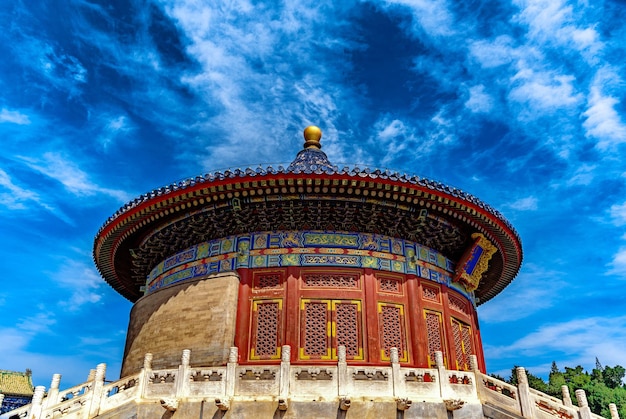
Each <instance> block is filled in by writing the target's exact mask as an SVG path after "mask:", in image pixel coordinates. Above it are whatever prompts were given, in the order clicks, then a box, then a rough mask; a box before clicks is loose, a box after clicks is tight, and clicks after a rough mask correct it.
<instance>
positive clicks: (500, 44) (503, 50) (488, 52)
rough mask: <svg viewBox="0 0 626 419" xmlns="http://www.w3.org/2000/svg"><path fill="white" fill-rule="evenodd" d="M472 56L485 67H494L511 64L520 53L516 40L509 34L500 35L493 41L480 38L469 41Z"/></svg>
mask: <svg viewBox="0 0 626 419" xmlns="http://www.w3.org/2000/svg"><path fill="white" fill-rule="evenodd" d="M469 51H470V56H471V57H472V58H474V59H475V60H477V61H478V62H479V63H480V65H481V66H482V67H483V68H494V67H499V66H501V65H505V64H510V63H511V62H512V61H513V60H514V59H515V58H516V57H517V56H518V53H517V51H516V49H515V47H514V40H513V39H512V38H511V37H510V36H508V35H500V36H498V37H497V38H495V39H494V40H493V41H491V40H484V39H480V40H477V41H471V42H470V43H469Z"/></svg>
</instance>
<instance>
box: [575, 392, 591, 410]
mask: <svg viewBox="0 0 626 419" xmlns="http://www.w3.org/2000/svg"><path fill="white" fill-rule="evenodd" d="M576 400H578V407H589V403H588V402H587V394H586V393H585V390H582V389H578V390H576Z"/></svg>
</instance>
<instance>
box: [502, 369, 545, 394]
mask: <svg viewBox="0 0 626 419" xmlns="http://www.w3.org/2000/svg"><path fill="white" fill-rule="evenodd" d="M524 370H525V371H526V376H527V377H528V385H529V386H530V387H532V388H534V389H535V390H539V391H542V392H544V393H547V392H548V384H546V382H545V381H543V379H542V378H541V377H537V376H536V375H534V374H532V373H531V372H530V371H528V370H527V369H524ZM509 383H510V384H513V385H514V386H516V385H517V366H515V367H513V369H512V370H511V379H510V380H509Z"/></svg>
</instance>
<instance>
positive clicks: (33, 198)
mask: <svg viewBox="0 0 626 419" xmlns="http://www.w3.org/2000/svg"><path fill="white" fill-rule="evenodd" d="M2 188H4V190H5V191H6V192H3V191H2ZM29 203H36V204H38V205H41V199H40V197H39V195H37V194H36V193H35V192H33V191H30V190H28V189H25V188H22V187H20V186H18V185H16V184H15V183H13V181H12V179H11V177H10V176H9V175H8V174H7V172H5V171H4V170H2V169H0V205H4V206H5V207H7V208H8V209H10V210H25V209H28V204H29ZM48 209H49V208H48Z"/></svg>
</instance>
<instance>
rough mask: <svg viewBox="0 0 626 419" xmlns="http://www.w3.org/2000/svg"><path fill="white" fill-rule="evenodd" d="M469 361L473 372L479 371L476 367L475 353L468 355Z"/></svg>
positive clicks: (476, 358)
mask: <svg viewBox="0 0 626 419" xmlns="http://www.w3.org/2000/svg"><path fill="white" fill-rule="evenodd" d="M469 361H470V369H471V370H472V371H473V372H475V373H476V372H480V369H479V368H478V357H477V356H476V355H470V356H469Z"/></svg>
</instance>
